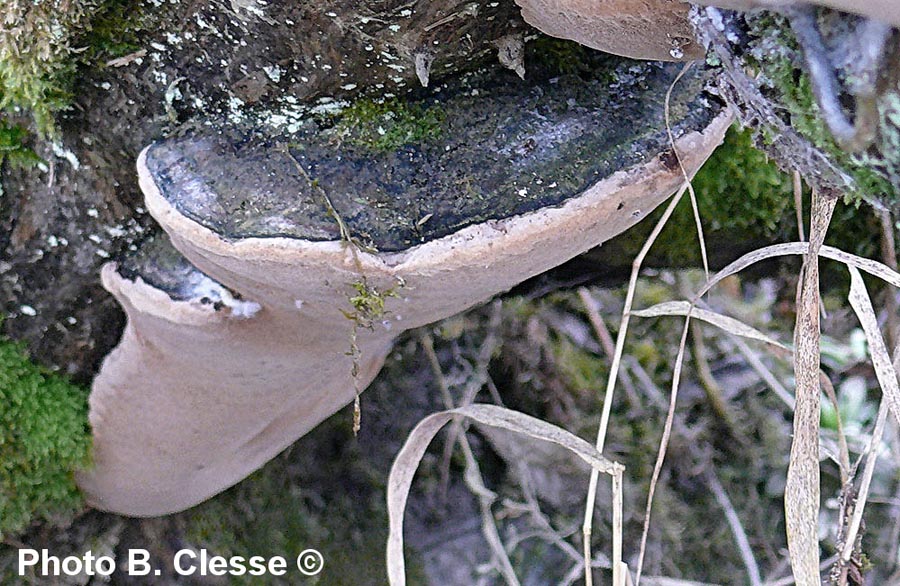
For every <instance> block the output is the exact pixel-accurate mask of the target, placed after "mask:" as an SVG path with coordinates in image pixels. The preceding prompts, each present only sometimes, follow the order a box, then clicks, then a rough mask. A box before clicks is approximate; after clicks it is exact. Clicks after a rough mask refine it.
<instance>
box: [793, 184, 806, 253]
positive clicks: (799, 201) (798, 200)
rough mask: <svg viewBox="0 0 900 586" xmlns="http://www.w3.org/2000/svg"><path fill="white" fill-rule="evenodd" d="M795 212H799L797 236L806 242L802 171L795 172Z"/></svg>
mask: <svg viewBox="0 0 900 586" xmlns="http://www.w3.org/2000/svg"><path fill="white" fill-rule="evenodd" d="M793 181H794V210H796V212H797V236H799V238H800V241H801V242H803V241H804V240H806V230H805V229H804V226H803V178H802V177H801V176H800V171H794V173H793Z"/></svg>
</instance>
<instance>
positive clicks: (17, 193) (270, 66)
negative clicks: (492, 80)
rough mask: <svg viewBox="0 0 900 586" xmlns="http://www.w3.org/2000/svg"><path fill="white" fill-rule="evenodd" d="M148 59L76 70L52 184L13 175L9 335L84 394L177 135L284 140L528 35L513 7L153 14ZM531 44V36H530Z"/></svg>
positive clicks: (196, 5) (417, 5)
mask: <svg viewBox="0 0 900 586" xmlns="http://www.w3.org/2000/svg"><path fill="white" fill-rule="evenodd" d="M141 10H145V11H146V12H147V15H146V16H147V19H148V21H151V22H155V23H156V24H157V25H158V26H156V27H153V28H152V30H147V31H145V33H144V35H143V38H142V45H143V47H142V49H141V50H140V51H138V52H136V53H133V54H131V55H128V56H125V57H122V58H119V59H116V60H114V61H111V62H110V63H109V64H107V66H106V67H99V68H89V69H85V70H82V71H80V72H79V79H78V82H77V86H76V91H75V96H76V98H75V103H74V104H73V106H72V108H71V109H70V111H69V112H68V113H67V114H65V115H64V116H62V117H61V120H60V121H59V130H60V139H59V141H58V144H57V145H56V146H55V147H53V146H51V145H50V144H47V143H46V142H45V141H38V143H37V144H34V145H32V146H33V147H34V148H35V150H36V151H37V153H38V154H39V155H40V156H41V157H43V158H44V159H45V160H46V161H47V162H48V169H47V171H46V172H39V171H37V170H31V171H20V170H11V169H6V170H4V174H3V177H2V180H3V184H4V188H5V191H6V195H5V196H4V197H3V198H2V199H0V301H2V311H3V313H4V314H6V315H7V316H8V317H7V318H6V320H5V321H4V323H3V330H4V333H5V334H7V335H10V336H11V337H13V338H15V339H19V340H23V341H25V342H26V343H27V344H28V346H29V348H30V350H31V352H32V355H33V356H34V357H35V358H36V359H37V360H39V361H40V362H43V363H45V364H48V365H51V366H53V367H55V368H58V369H59V370H61V371H63V372H65V373H67V374H70V375H72V376H74V377H75V378H76V379H78V380H82V381H86V380H88V379H89V378H90V376H91V374H92V373H93V372H94V371H95V370H96V367H97V366H98V364H99V361H100V360H101V359H102V357H103V356H104V355H105V354H106V353H107V351H108V350H109V348H110V347H111V346H112V345H113V344H114V343H115V341H116V339H117V337H118V335H119V333H120V331H121V326H122V320H123V318H122V315H121V313H120V311H119V310H118V309H117V308H116V307H115V305H114V303H113V302H112V300H111V298H110V297H109V295H107V294H106V293H105V292H104V291H103V290H102V289H101V288H100V286H99V280H98V274H99V273H98V271H99V267H100V265H101V264H102V263H103V262H105V261H106V260H107V259H108V258H111V257H116V256H117V255H119V254H121V253H122V252H124V251H126V250H127V249H128V248H129V247H131V246H133V245H134V244H135V242H137V241H139V240H141V239H142V238H143V236H144V235H145V234H146V232H147V231H148V230H153V227H152V223H151V222H150V221H149V220H148V219H147V217H146V215H145V213H144V211H143V209H142V208H141V205H140V202H141V199H140V193H139V191H138V189H137V182H136V177H135V172H134V162H135V160H136V158H137V154H138V153H139V152H140V150H141V149H142V148H143V147H145V146H147V145H148V144H150V143H151V142H152V141H153V140H155V139H157V138H160V137H163V136H166V135H168V134H170V133H172V132H174V131H175V130H176V129H178V128H180V127H183V126H186V125H191V124H198V125H201V126H202V125H203V120H205V119H213V118H222V117H225V118H230V119H232V120H242V121H244V122H246V123H248V124H255V125H259V126H266V125H269V126H272V127H277V128H282V129H283V128H284V127H286V126H288V125H290V124H292V123H296V122H297V121H298V120H299V119H301V118H302V117H303V116H305V115H306V113H307V108H306V106H309V105H312V106H316V105H318V106H320V107H322V108H323V109H327V108H328V107H329V106H330V105H333V104H335V103H337V102H339V101H341V100H344V99H347V98H351V97H354V96H357V95H359V94H360V93H362V92H364V91H368V92H372V93H374V94H375V95H378V96H391V95H400V94H402V93H404V92H406V91H409V90H410V89H411V88H414V87H417V86H419V85H420V84H421V83H422V82H424V81H426V80H427V81H429V82H430V83H432V84H433V83H434V82H435V80H439V79H441V78H443V77H446V76H447V75H449V74H451V73H454V72H458V71H460V70H463V69H472V68H474V67H476V66H477V65H478V64H479V63H483V62H486V61H493V60H494V59H495V58H496V50H497V49H496V46H495V45H493V44H492V43H493V42H494V41H496V40H498V39H500V38H502V37H507V36H508V35H514V37H515V38H519V37H521V35H522V34H524V32H525V30H526V27H525V25H524V24H523V23H522V22H521V20H520V19H519V17H518V8H517V7H516V6H515V4H514V3H513V2H512V0H504V1H500V2H450V3H444V2H431V1H428V0H418V1H412V2H401V1H385V0H367V1H365V2H355V1H333V2H326V3H322V2H313V1H309V0H304V1H299V2H286V3H272V4H268V5H264V4H261V3H255V2H239V1H234V2H230V3H206V2H186V1H185V2H173V3H165V4H164V3H156V4H154V3H152V2H151V3H147V4H144V5H142V6H141ZM532 34H533V33H532Z"/></svg>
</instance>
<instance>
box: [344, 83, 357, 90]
mask: <svg viewBox="0 0 900 586" xmlns="http://www.w3.org/2000/svg"><path fill="white" fill-rule="evenodd" d="M341 89H342V90H347V91H348V92H349V91H350V90H355V89H356V84H355V83H348V84H344V85H342V86H341Z"/></svg>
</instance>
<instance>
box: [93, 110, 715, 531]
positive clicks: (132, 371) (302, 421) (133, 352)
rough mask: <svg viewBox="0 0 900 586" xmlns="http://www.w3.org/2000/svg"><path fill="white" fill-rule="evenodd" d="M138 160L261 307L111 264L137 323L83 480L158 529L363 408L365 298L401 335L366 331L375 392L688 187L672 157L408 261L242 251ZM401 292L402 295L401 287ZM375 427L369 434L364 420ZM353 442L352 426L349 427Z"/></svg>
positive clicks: (109, 368)
mask: <svg viewBox="0 0 900 586" xmlns="http://www.w3.org/2000/svg"><path fill="white" fill-rule="evenodd" d="M730 123H731V115H730V113H728V112H727V111H723V112H722V113H721V114H720V115H719V116H718V117H716V118H715V119H714V120H713V121H712V122H711V123H710V124H709V125H708V126H707V128H706V129H705V130H704V131H703V132H702V133H698V132H691V133H688V134H686V135H684V136H683V137H681V138H680V139H678V140H677V141H676V145H677V149H678V152H679V153H680V155H681V157H682V159H683V161H684V165H685V167H686V169H687V170H688V172H689V173H693V172H694V171H696V169H698V168H699V167H700V165H701V164H702V163H703V162H704V161H705V160H706V158H707V157H708V156H709V155H710V153H712V151H713V150H714V149H715V147H716V146H718V145H719V144H720V143H721V141H722V138H723V136H724V134H725V130H726V129H727V128H728V125H729V124H730ZM145 157H146V151H144V153H142V154H141V157H140V158H139V161H138V171H139V177H140V184H141V188H142V189H143V191H144V194H145V197H146V204H147V208H148V209H149V210H150V213H151V214H152V215H153V216H154V217H155V218H156V220H157V221H158V222H159V223H160V224H161V225H162V227H163V228H164V229H165V230H166V232H168V233H169V235H170V237H171V239H172V242H173V244H174V245H175V247H176V248H178V250H179V251H181V253H182V254H184V256H185V257H187V258H188V259H189V260H190V261H191V262H192V263H193V264H194V265H195V266H196V267H198V268H199V269H200V270H202V271H203V272H205V273H206V274H208V275H210V277H212V278H214V279H216V280H217V281H219V282H220V283H222V284H223V285H225V286H227V287H229V288H231V289H232V290H234V291H236V292H238V293H240V294H241V295H242V296H243V297H244V298H245V299H247V300H248V301H253V302H256V303H258V304H259V307H260V309H259V310H258V311H257V312H256V313H255V314H253V315H251V316H249V317H238V316H237V315H235V314H233V313H231V312H230V311H229V310H228V309H225V310H220V311H216V310H214V309H213V308H212V307H211V306H210V305H209V304H202V303H200V301H173V300H172V299H170V298H169V296H168V295H167V294H166V293H164V292H162V291H159V290H157V289H155V288H153V287H151V286H149V285H148V284H146V283H144V282H143V281H142V280H140V279H137V280H135V281H133V282H132V281H129V280H127V279H125V278H123V277H122V276H121V275H119V273H118V272H117V271H116V266H115V265H114V264H108V265H106V266H105V267H104V269H103V272H102V277H103V285H104V286H105V287H106V288H107V289H108V290H109V291H110V292H112V293H113V295H115V297H116V298H117V299H118V300H119V302H120V303H121V304H122V306H123V307H124V308H125V311H126V313H127V315H128V323H127V326H126V328H125V332H124V334H123V337H122V341H121V342H120V343H119V345H118V347H117V348H116V349H115V350H114V351H113V352H112V353H111V354H110V355H109V356H108V357H107V358H106V360H105V361H104V363H103V366H102V368H101V370H100V373H99V374H98V375H97V377H96V379H95V381H94V384H93V389H92V392H91V396H90V422H91V425H92V427H93V433H94V466H93V468H92V469H91V470H89V471H87V472H84V473H81V474H80V475H79V476H78V481H79V484H80V486H81V488H82V489H83V490H84V493H85V494H86V495H87V498H88V501H89V503H90V504H91V505H93V506H95V507H97V508H100V509H104V510H107V511H113V512H117V513H122V514H127V515H134V516H155V515H163V514H167V513H172V512H176V511H180V510H183V509H186V508H188V507H191V506H193V505H196V504H198V503H200V502H202V501H203V500H205V499H207V498H209V497H211V496H213V495H214V494H216V493H218V492H220V491H222V490H224V489H226V488H228V487H229V486H231V485H233V484H235V483H236V482H238V481H239V480H241V479H242V478H244V477H245V476H247V475H248V474H250V473H251V472H253V471H254V470H256V469H257V468H259V467H260V466H262V465H263V464H264V463H266V462H267V461H268V460H270V459H271V458H273V457H274V456H275V455H276V454H278V453H279V452H280V451H282V450H284V449H285V448H286V447H288V446H289V445H290V444H291V443H293V442H294V441H296V440H297V439H298V438H299V437H300V436H302V435H303V434H305V433H307V432H308V431H309V430H310V429H312V428H313V427H315V426H316V425H318V424H319V423H320V422H321V421H322V420H324V419H325V418H327V417H328V416H330V415H331V414H333V413H335V412H336V411H337V410H339V409H340V408H341V407H343V406H345V405H347V404H348V403H350V402H351V401H352V400H353V397H354V384H353V379H352V376H351V367H352V360H351V358H350V356H348V355H347V351H348V349H349V344H350V332H351V329H352V324H351V322H350V320H348V319H347V317H346V315H344V313H342V310H344V311H349V310H350V309H351V308H350V306H349V303H348V297H349V296H350V295H352V294H353V290H352V287H351V284H352V283H354V282H357V281H359V279H360V268H361V270H362V273H363V274H364V275H365V277H366V280H367V282H368V283H369V285H372V286H375V287H376V288H378V290H380V291H385V290H387V289H390V288H395V290H396V291H397V294H398V295H399V297H398V298H388V299H387V308H388V310H389V312H390V313H389V314H388V315H387V316H386V319H387V320H388V321H389V323H390V325H391V327H390V328H389V329H388V328H386V327H382V325H381V324H376V325H375V328H374V331H368V330H361V331H360V332H359V348H360V350H361V352H362V359H361V363H360V366H361V368H360V374H359V379H360V383H361V385H362V387H363V388H365V385H368V384H369V383H370V382H371V380H372V379H373V378H374V377H375V375H376V374H377V373H378V371H379V369H380V368H381V365H382V363H383V361H384V358H385V356H386V355H387V353H388V352H389V351H390V349H391V345H392V343H393V341H394V339H395V338H396V337H397V335H398V334H399V333H400V332H402V331H403V330H406V329H409V328H415V327H419V326H422V325H425V324H428V323H431V322H434V321H436V320H439V319H442V318H445V317H448V316H451V315H453V314H455V313H458V312H460V311H463V310H464V309H467V308H469V307H472V306H473V305H475V304H477V303H480V302H483V301H485V300H487V299H489V298H490V297H492V296H493V295H496V294H497V293H499V292H502V291H505V290H508V289H509V288H511V287H513V286H514V285H516V284H517V283H519V282H521V281H523V280H525V279H527V278H529V277H532V276H534V275H537V274H539V273H542V272H544V271H546V270H548V269H550V268H553V267H555V266H557V265H559V264H561V263H563V262H565V261H566V260H568V259H570V258H572V257H574V256H575V255H577V254H580V253H582V252H584V251H586V250H588V249H590V248H592V247H594V246H597V245H599V244H600V243H602V242H604V241H606V240H609V239H610V238H612V237H613V236H615V235H616V234H619V233H620V232H623V231H624V230H626V229H627V228H629V227H630V226H632V225H633V224H635V223H636V222H637V221H638V220H640V219H641V218H643V217H644V216H646V215H647V214H648V213H649V212H650V211H651V210H653V209H654V208H655V207H656V206H657V205H658V204H659V203H660V202H662V201H663V200H665V198H667V197H668V196H669V195H670V194H672V193H673V192H674V191H675V190H676V189H678V187H679V186H680V185H682V184H683V181H684V180H683V177H682V175H681V172H680V170H678V169H677V167H676V169H675V170H673V169H671V168H667V167H666V166H665V165H664V164H663V163H662V162H661V161H660V160H659V158H658V157H655V156H654V157H653V158H652V160H650V161H648V162H646V163H643V164H640V165H637V166H634V167H632V168H630V169H627V170H624V171H620V172H617V173H615V174H614V175H612V176H611V177H608V178H606V179H603V180H602V181H600V182H599V183H597V184H595V185H594V186H593V187H591V188H589V189H587V190H586V191H585V192H584V193H583V194H581V195H580V196H577V197H575V198H572V199H570V200H568V201H566V202H565V203H564V204H563V205H561V206H559V207H554V208H544V209H541V210H538V211H535V212H531V213H527V214H523V215H520V216H514V217H510V218H506V219H503V220H496V221H488V222H484V223H482V224H478V225H473V226H470V227H467V228H464V229H462V230H460V231H459V232H456V233H454V234H452V235H449V236H446V237H444V238H440V239H437V240H433V241H431V242H427V243H425V244H422V245H419V246H416V247H414V248H411V249H409V250H406V251H403V252H399V253H383V254H369V253H364V252H359V254H358V256H359V266H357V263H356V261H354V259H353V254H351V252H350V249H349V247H348V245H347V244H345V243H341V242H335V241H330V242H312V241H306V240H297V239H289V238H247V239H242V240H236V241H229V240H225V239H223V238H221V237H220V236H219V235H217V234H216V233H214V232H212V231H211V230H209V229H208V228H205V227H204V226H202V225H200V224H198V223H197V222H194V221H193V220H190V219H188V218H186V217H185V216H183V215H181V214H180V213H179V212H178V211H177V210H176V209H175V208H174V207H173V206H172V205H171V204H170V203H169V202H168V201H167V200H166V199H165V198H163V197H162V195H161V194H160V193H159V190H158V189H157V187H156V185H155V183H154V182H153V180H152V178H151V177H150V175H149V173H148V171H147V169H146V166H145ZM401 283H403V285H402V286H401V285H400V284H401ZM363 423H365V420H363ZM348 434H349V413H348Z"/></svg>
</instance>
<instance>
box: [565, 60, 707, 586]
mask: <svg viewBox="0 0 900 586" xmlns="http://www.w3.org/2000/svg"><path fill="white" fill-rule="evenodd" d="M692 64H693V62H688V63H686V64H685V66H684V67H683V68H682V69H681V71H680V72H679V73H678V75H677V76H676V77H675V79H674V80H673V81H672V84H671V85H670V86H669V89H668V91H666V98H665V108H664V115H665V122H666V134H667V135H668V137H669V144H670V145H671V147H672V153H673V154H674V155H675V158H676V160H677V161H678V166H679V168H680V169H681V174H682V175H683V177H684V185H682V187H681V188H680V189H679V190H678V193H677V194H676V195H675V196H674V197H673V198H672V200H671V201H670V202H669V205H668V207H667V208H666V211H665V212H664V213H663V216H662V217H661V218H660V219H659V221H658V222H657V223H656V226H654V227H653V231H652V232H651V233H650V236H648V237H647V240H646V241H645V242H644V245H643V246H642V247H641V250H640V252H639V253H638V255H637V257H635V259H634V262H633V263H632V265H631V276H630V278H629V279H628V293H627V294H626V296H625V307H624V308H623V310H622V321H621V323H620V325H619V333H618V336H617V337H616V348H615V354H614V356H613V360H612V365H611V367H610V374H609V379H608V381H607V385H606V394H605V395H604V397H603V412H602V413H601V415H600V427H599V429H598V430H597V442H596V448H597V451H598V452H600V453H601V454H602V453H603V448H604V444H605V442H606V433H607V431H608V429H609V417H610V413H611V411H612V398H613V392H614V390H615V386H616V380H617V378H618V373H619V368H620V365H621V361H622V353H623V350H624V348H625V337H626V335H627V333H628V320H629V313H630V311H631V306H632V303H633V302H634V291H635V288H636V287H637V278H638V275H639V274H640V270H641V266H642V265H643V263H644V259H645V258H646V256H647V253H648V252H649V251H650V247H651V246H653V243H654V242H655V241H656V239H657V238H658V237H659V234H660V232H662V229H663V228H664V227H665V225H666V224H667V223H668V221H669V218H671V217H672V213H673V212H674V211H675V207H676V206H677V205H678V202H679V201H681V198H682V196H683V195H684V192H685V190H687V191H689V192H690V197H691V207H692V210H693V213H694V220H695V222H696V225H697V234H698V237H699V240H700V254H701V257H702V258H703V267H704V270H705V271H706V272H705V275H706V278H707V279H709V262H708V261H707V255H706V242H705V239H704V237H703V226H702V224H701V222H700V212H699V210H698V208H697V197H696V195H695V194H694V188H693V186H692V185H691V177H690V175H689V174H688V172H687V169H685V167H684V162H683V161H682V160H681V155H680V154H679V153H678V149H677V148H676V146H675V136H674V135H673V134H672V125H671V123H670V115H669V112H670V109H669V106H670V103H671V99H672V90H673V89H674V88H675V86H676V84H678V82H679V80H681V78H682V77H683V76H684V74H685V73H687V72H688V70H689V69H690V68H691V65H692ZM598 480H599V475H598V473H597V471H596V470H591V478H590V482H589V484H588V494H587V499H586V504H585V510H584V524H583V526H582V538H583V545H584V582H585V586H593V575H592V571H591V557H592V556H591V526H592V525H593V518H594V505H595V503H596V500H597V481H598ZM614 538H615V536H614ZM619 538H620V539H621V535H620V536H619ZM640 557H641V559H643V554H641V556H640ZM623 566H624V564H623ZM621 570H622V568H620V567H618V565H617V563H616V561H615V559H614V560H613V584H614V586H624V580H625V576H627V568H626V569H625V571H624V575H622V574H623V572H622V571H621ZM637 582H638V583H639V582H640V572H638V574H637Z"/></svg>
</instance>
